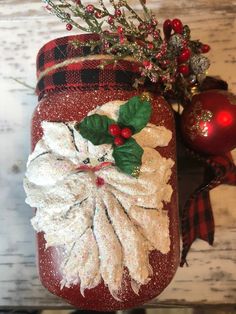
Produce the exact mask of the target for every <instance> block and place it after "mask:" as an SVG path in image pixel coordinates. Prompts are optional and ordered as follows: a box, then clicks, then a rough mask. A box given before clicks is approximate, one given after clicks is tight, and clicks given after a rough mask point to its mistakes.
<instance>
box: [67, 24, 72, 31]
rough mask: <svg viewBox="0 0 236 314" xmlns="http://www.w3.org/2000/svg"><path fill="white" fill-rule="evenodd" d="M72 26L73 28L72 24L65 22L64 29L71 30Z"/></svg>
mask: <svg viewBox="0 0 236 314" xmlns="http://www.w3.org/2000/svg"><path fill="white" fill-rule="evenodd" d="M72 28H73V26H72V25H71V24H70V23H68V24H66V29H67V30H68V31H71V30H72Z"/></svg>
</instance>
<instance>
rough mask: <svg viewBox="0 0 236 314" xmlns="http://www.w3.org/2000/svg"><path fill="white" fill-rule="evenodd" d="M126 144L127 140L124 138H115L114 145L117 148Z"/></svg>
mask: <svg viewBox="0 0 236 314" xmlns="http://www.w3.org/2000/svg"><path fill="white" fill-rule="evenodd" d="M124 143H125V140H124V139H123V138H122V137H120V136H117V137H115V139H114V144H115V145H116V146H122V145H123V144H124Z"/></svg>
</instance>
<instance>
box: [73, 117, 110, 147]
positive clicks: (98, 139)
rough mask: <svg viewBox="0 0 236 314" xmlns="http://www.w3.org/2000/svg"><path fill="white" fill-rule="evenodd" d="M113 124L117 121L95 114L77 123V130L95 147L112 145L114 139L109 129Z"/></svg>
mask: <svg viewBox="0 0 236 314" xmlns="http://www.w3.org/2000/svg"><path fill="white" fill-rule="evenodd" d="M113 123H115V121H114V120H112V119H110V118H108V117H107V116H103V115H99V114H93V115H91V116H88V117H86V118H84V120H82V121H81V122H80V123H77V124H76V125H75V129H76V130H77V131H79V132H80V134H81V135H82V136H83V137H84V138H86V139H87V140H89V141H90V142H92V143H93V144H94V145H101V144H111V143H113V137H112V136H111V135H110V134H109V132H108V128H109V125H110V124H113Z"/></svg>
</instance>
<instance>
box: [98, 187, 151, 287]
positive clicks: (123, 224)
mask: <svg viewBox="0 0 236 314" xmlns="http://www.w3.org/2000/svg"><path fill="white" fill-rule="evenodd" d="M103 200H104V203H105V205H106V206H107V212H108V215H109V217H110V219H111V222H112V225H113V227H114V229H115V232H116V234H117V236H118V237H119V239H120V242H121V243H122V247H123V255H124V264H125V266H126V267H127V268H128V270H129V273H130V276H131V278H132V279H133V280H135V281H136V282H137V283H140V284H146V283H147V282H148V281H149V276H150V264H149V258H148V255H149V245H148V242H147V241H146V239H145V238H144V237H143V236H142V235H141V233H140V232H139V231H138V229H137V228H136V227H135V225H134V223H133V222H132V220H130V218H129V217H128V216H127V214H126V213H125V212H124V209H123V208H122V206H121V204H120V203H119V202H118V201H117V200H116V198H115V197H114V196H112V195H111V194H108V193H106V194H104V195H103Z"/></svg>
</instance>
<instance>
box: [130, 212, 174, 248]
mask: <svg viewBox="0 0 236 314" xmlns="http://www.w3.org/2000/svg"><path fill="white" fill-rule="evenodd" d="M128 214H129V216H130V217H131V218H132V219H133V220H134V221H135V222H136V223H137V225H139V226H140V227H141V229H142V232H143V234H144V235H145V237H146V238H147V239H148V240H149V241H150V243H151V244H152V245H153V247H154V248H155V249H157V250H159V251H160V252H161V253H163V254H166V253H168V252H169V250H170V236H169V217H168V212H167V211H158V210H147V209H144V208H141V207H138V206H135V207H131V208H130V209H129V211H128Z"/></svg>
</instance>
